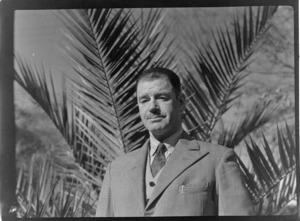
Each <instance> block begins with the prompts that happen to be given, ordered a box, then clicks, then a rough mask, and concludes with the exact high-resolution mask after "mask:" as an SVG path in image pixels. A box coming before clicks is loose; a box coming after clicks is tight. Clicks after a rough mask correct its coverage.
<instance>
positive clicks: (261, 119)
mask: <svg viewBox="0 0 300 221" xmlns="http://www.w3.org/2000/svg"><path fill="white" fill-rule="evenodd" d="M275 111H276V107H274V105H271V102H268V103H262V104H261V103H256V104H254V106H253V107H252V109H250V110H248V111H247V112H246V113H245V115H244V116H243V118H242V119H241V120H240V121H239V123H238V124H233V125H231V126H230V128H224V129H223V130H222V131H221V134H220V135H219V137H218V144H220V145H223V146H226V147H229V148H234V147H236V146H237V145H238V144H239V143H240V142H241V141H242V140H244V139H245V138H246V137H247V136H248V135H249V134H251V133H252V132H254V131H255V130H256V129H258V128H260V127H262V126H263V125H265V124H266V123H268V122H270V120H271V119H273V118H274V116H275Z"/></svg>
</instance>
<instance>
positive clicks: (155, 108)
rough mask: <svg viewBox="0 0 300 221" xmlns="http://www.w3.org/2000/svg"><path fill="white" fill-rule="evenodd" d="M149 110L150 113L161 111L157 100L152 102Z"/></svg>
mask: <svg viewBox="0 0 300 221" xmlns="http://www.w3.org/2000/svg"><path fill="white" fill-rule="evenodd" d="M149 110H150V111H153V110H159V106H158V104H157V102H156V100H154V99H153V100H151V101H150V104H149Z"/></svg>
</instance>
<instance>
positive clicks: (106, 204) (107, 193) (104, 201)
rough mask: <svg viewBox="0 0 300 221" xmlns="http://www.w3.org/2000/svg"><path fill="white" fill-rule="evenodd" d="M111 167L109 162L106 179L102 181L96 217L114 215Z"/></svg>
mask: <svg viewBox="0 0 300 221" xmlns="http://www.w3.org/2000/svg"><path fill="white" fill-rule="evenodd" d="M110 167H111V164H108V166H107V169H106V173H105V176H104V180H103V183H102V187H101V191H100V196H99V200H98V204H97V210H96V217H111V216H114V213H113V205H112V196H111V190H110V188H111V179H110V175H111V174H110V173H111V172H110Z"/></svg>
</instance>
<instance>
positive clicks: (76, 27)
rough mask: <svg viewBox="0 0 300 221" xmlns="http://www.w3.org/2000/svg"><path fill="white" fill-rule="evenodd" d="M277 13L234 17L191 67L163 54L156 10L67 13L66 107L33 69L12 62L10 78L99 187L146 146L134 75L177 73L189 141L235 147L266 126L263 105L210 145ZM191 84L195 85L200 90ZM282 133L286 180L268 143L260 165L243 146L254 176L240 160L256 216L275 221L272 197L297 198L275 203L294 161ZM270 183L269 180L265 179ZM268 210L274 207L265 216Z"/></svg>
mask: <svg viewBox="0 0 300 221" xmlns="http://www.w3.org/2000/svg"><path fill="white" fill-rule="evenodd" d="M276 10H277V7H258V8H257V9H256V10H255V9H252V8H249V9H247V10H245V11H244V12H243V14H242V15H237V16H236V18H235V19H234V20H233V24H234V25H233V27H232V30H231V29H230V27H228V26H225V28H220V29H219V30H217V31H216V32H214V33H215V34H214V36H213V41H212V42H211V43H208V44H206V45H201V46H200V45H197V44H196V45H194V48H195V49H196V50H194V51H192V53H189V54H187V57H188V59H189V60H190V62H191V64H192V65H190V66H184V65H179V62H176V57H175V52H176V50H173V53H171V52H170V50H169V49H170V46H172V41H171V44H167V43H165V44H164V40H165V37H166V34H167V31H166V29H165V28H164V26H163V24H162V23H161V21H162V19H163V13H164V11H163V10H150V11H147V10H146V11H144V10H141V11H134V10H122V9H116V10H112V9H97V10H94V9H89V10H70V11H65V12H63V13H61V14H59V15H58V16H60V17H61V18H62V21H63V22H64V24H65V25H66V27H67V28H68V30H69V31H70V34H69V35H67V37H68V39H69V41H68V42H69V44H68V45H66V49H65V51H66V53H67V54H68V55H69V57H70V58H71V59H72V61H73V62H74V63H73V64H74V65H73V68H74V70H75V71H76V72H77V74H78V77H79V79H80V81H77V80H74V79H69V80H70V81H71V84H70V85H71V90H70V91H66V90H65V94H64V97H63V105H62V106H61V105H58V102H57V101H56V100H57V99H56V97H55V93H54V91H55V90H54V86H53V85H52V86H51V84H50V86H49V84H47V80H46V78H44V77H43V76H44V75H43V74H42V75H40V76H42V77H37V76H36V74H37V73H38V72H40V70H38V69H37V68H34V67H32V66H30V65H29V64H28V63H27V62H26V61H25V60H23V59H21V58H20V57H19V56H17V62H18V67H19V69H18V71H17V72H16V79H17V81H18V82H19V83H20V84H21V85H22V86H23V87H24V88H25V89H26V90H27V91H29V93H30V94H31V95H32V97H34V98H35V99H36V100H37V102H38V103H40V104H41V106H42V108H43V109H44V110H45V111H46V113H47V114H48V115H49V116H50V117H51V119H52V120H53V121H54V123H55V125H56V127H57V128H58V129H59V130H60V132H61V133H62V134H63V135H64V137H65V138H66V140H67V142H68V144H69V145H70V147H71V148H72V149H73V152H74V156H75V158H76V159H77V161H78V162H79V164H80V166H81V167H80V170H81V171H82V172H83V173H84V174H85V175H86V177H87V178H88V180H89V182H90V183H92V184H93V185H95V186H98V187H101V181H102V179H103V175H104V173H105V168H106V165H107V164H108V163H109V162H110V161H111V160H113V159H115V158H116V157H118V156H120V155H122V154H124V153H126V152H128V151H131V150H134V149H136V148H138V147H140V146H141V144H142V143H143V142H144V141H145V139H146V138H147V133H146V131H145V129H144V128H143V126H142V124H141V121H140V119H139V116H138V109H137V105H136V100H135V98H134V93H135V80H136V76H137V73H138V72H140V71H142V70H144V69H146V68H148V67H150V66H155V65H159V66H164V67H169V68H171V69H175V68H176V69H177V70H179V71H180V69H182V70H181V71H180V72H182V73H184V74H183V75H181V77H182V79H183V82H184V92H185V94H186V95H187V97H188V101H189V103H188V107H187V109H186V113H185V119H184V127H185V129H186V130H187V131H188V132H189V133H190V135H193V136H195V137H197V138H199V139H202V140H209V141H212V140H216V141H218V142H219V143H220V144H223V145H226V146H229V147H232V148H234V147H235V146H236V145H238V144H239V143H240V142H241V141H242V140H245V138H246V137H247V136H249V134H251V132H253V131H255V130H256V129H257V128H259V127H261V126H262V125H264V124H265V123H267V122H269V121H270V119H271V118H272V116H273V115H272V114H273V113H274V107H273V106H272V105H270V104H268V105H267V108H265V107H264V108H261V106H259V108H258V109H257V108H256V109H255V110H253V111H250V113H249V115H247V116H245V118H244V119H242V120H241V122H240V123H239V124H238V125H231V126H230V127H228V128H229V129H227V128H225V129H224V130H222V132H221V134H220V135H219V136H218V137H217V138H216V137H214V136H213V135H214V130H215V129H216V125H217V122H218V121H220V119H221V117H222V115H223V114H224V113H225V112H226V111H227V110H228V109H229V108H230V105H231V104H232V102H233V101H234V100H235V99H237V98H238V97H239V96H240V95H239V94H237V93H236V92H238V89H239V88H241V87H242V85H243V84H242V83H243V81H242V80H243V79H245V78H246V77H247V75H246V74H244V72H243V71H244V70H245V68H246V67H247V66H248V65H249V63H250V61H251V58H252V56H253V54H255V52H256V51H257V50H258V49H259V46H260V45H261V41H260V39H261V37H262V36H263V35H264V33H265V32H266V31H267V29H268V27H269V22H270V21H271V19H272V17H273V15H274V13H275V12H276ZM232 33H233V34H232ZM195 42H196V41H195ZM180 67H183V68H180ZM42 70H43V69H42ZM42 73H43V71H42ZM198 79H201V80H202V83H201V84H199V80H198ZM50 94H51V95H52V96H51V95H50ZM68 102H70V104H68ZM287 134H288V138H283V136H282V135H281V133H280V132H278V138H279V139H280V140H279V141H278V144H279V147H280V148H279V150H280V153H279V154H280V156H281V159H280V160H281V162H286V161H287V162H288V163H282V166H281V168H282V171H283V172H282V173H283V174H281V175H280V176H279V174H278V173H277V172H276V171H277V169H278V170H280V169H279V168H276V167H274V160H272V156H271V155H270V154H269V153H270V148H268V146H269V144H268V142H267V140H266V139H264V147H265V148H266V151H267V156H265V155H264V154H260V155H259V156H257V155H255V154H253V151H255V153H257V152H259V148H257V147H258V145H257V144H256V143H255V142H254V141H253V139H252V140H251V141H250V142H246V146H247V149H248V152H249V155H250V160H251V162H252V165H253V166H252V168H255V170H254V172H255V173H254V175H253V173H251V172H250V171H251V168H250V169H249V168H247V167H246V166H245V165H244V164H243V162H242V161H241V160H240V161H239V163H240V164H241V168H242V171H243V173H244V176H245V179H246V181H247V187H248V189H249V192H250V193H251V196H252V197H253V201H254V202H255V204H256V205H258V212H259V213H261V214H266V213H274V212H276V211H278V210H279V209H280V208H281V207H282V206H283V205H284V203H274V201H272V200H271V199H270V197H269V196H270V195H271V196H272V197H273V196H274V197H275V198H276V197H277V201H278V200H279V201H281V202H287V201H288V200H289V199H291V197H290V195H293V193H294V192H293V191H295V190H294V186H293V185H294V182H291V183H290V185H286V188H287V191H289V194H281V195H278V194H277V195H276V194H275V192H276V191H275V189H276V188H278V185H279V184H280V183H282V182H287V179H289V180H292V181H293V180H295V176H293V177H291V176H288V175H287V174H288V173H292V172H293V171H295V160H291V156H293V151H294V149H293V148H292V147H293V146H294V145H292V143H294V142H293V140H294V138H293V136H292V133H291V132H287ZM286 153H289V154H288V155H287V154H286ZM273 158H274V157H273ZM287 159H288V160H287ZM292 159H293V158H292ZM257 162H263V164H261V165H262V166H261V167H257V166H256V167H255V165H258V164H257ZM266 162H267V163H266ZM269 167H270V168H272V169H270V170H269V169H268V168H269ZM266 168H267V169H266ZM264 170H267V171H268V173H266V172H265V171H264ZM270 171H272V172H270ZM291 171H292V172H291ZM262 174H263V175H262ZM266 174H267V175H266ZM285 175H286V176H285ZM275 177H276V178H275ZM271 178H272V181H270V180H268V179H271ZM273 178H274V179H273ZM257 183H259V185H260V186H259V185H257ZM262 193H263V194H264V195H263V196H261V194H262ZM270 193H272V194H270ZM270 205H272V206H273V208H272V209H266V206H267V208H270Z"/></svg>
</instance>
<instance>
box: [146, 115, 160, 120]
mask: <svg viewBox="0 0 300 221" xmlns="http://www.w3.org/2000/svg"><path fill="white" fill-rule="evenodd" d="M162 118H164V117H163V116H155V117H147V120H160V119H162Z"/></svg>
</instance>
